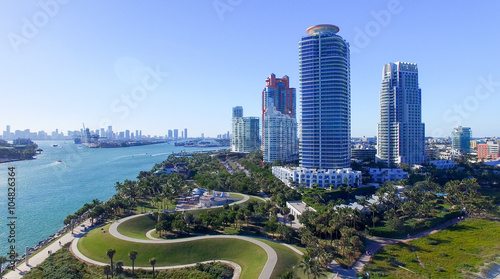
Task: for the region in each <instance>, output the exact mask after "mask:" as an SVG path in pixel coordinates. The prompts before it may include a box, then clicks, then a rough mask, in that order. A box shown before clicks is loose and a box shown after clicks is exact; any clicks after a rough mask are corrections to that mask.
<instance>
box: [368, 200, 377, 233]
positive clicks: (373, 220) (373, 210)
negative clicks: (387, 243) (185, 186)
mask: <svg viewBox="0 0 500 279" xmlns="http://www.w3.org/2000/svg"><path fill="white" fill-rule="evenodd" d="M369 208H370V211H371V212H372V223H373V226H372V227H373V228H375V214H376V213H378V206H377V204H375V203H372V204H370V206H369Z"/></svg>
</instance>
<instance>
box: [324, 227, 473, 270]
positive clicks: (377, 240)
mask: <svg viewBox="0 0 500 279" xmlns="http://www.w3.org/2000/svg"><path fill="white" fill-rule="evenodd" d="M463 220H465V219H452V220H449V221H447V222H445V223H442V224H439V225H437V226H436V227H434V228H431V229H428V230H425V231H423V232H420V233H417V234H414V235H412V236H410V237H409V238H404V239H398V238H384V237H376V236H367V237H366V238H367V239H368V243H367V245H366V248H365V250H366V251H369V252H370V254H371V255H372V256H373V255H374V254H375V253H376V252H377V251H378V250H380V249H381V248H382V247H384V246H387V245H391V244H396V243H398V242H401V243H407V242H409V241H412V240H415V239H419V238H422V237H426V236H428V235H431V234H435V233H437V232H439V231H441V230H444V229H446V228H447V227H449V226H452V225H455V224H457V223H458V222H460V221H463ZM372 256H369V255H367V254H366V253H364V254H362V255H361V257H359V259H358V260H357V261H356V262H355V263H354V265H353V266H352V268H350V269H345V268H342V267H341V266H340V265H339V264H338V263H336V262H335V261H333V262H332V263H331V264H330V268H331V269H332V270H333V272H334V273H336V274H338V276H336V277H334V278H358V277H357V276H356V274H357V273H359V272H361V271H362V270H363V269H364V267H365V265H366V264H367V263H368V262H369V261H370V259H371V258H372Z"/></svg>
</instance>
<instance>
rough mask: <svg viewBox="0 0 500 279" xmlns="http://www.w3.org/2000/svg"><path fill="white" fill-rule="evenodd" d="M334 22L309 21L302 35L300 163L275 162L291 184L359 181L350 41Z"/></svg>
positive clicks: (278, 174)
mask: <svg viewBox="0 0 500 279" xmlns="http://www.w3.org/2000/svg"><path fill="white" fill-rule="evenodd" d="M338 31H339V28H338V27H337V26H335V25H329V24H323V25H316V26H312V27H309V28H308V29H307V34H308V36H305V37H303V38H302V39H301V40H300V41H299V78H300V81H299V82H300V91H301V92H300V93H301V94H300V107H301V129H300V130H301V133H300V144H299V160H300V167H299V168H284V167H277V166H274V167H273V168H272V171H273V175H275V176H276V177H278V178H279V179H280V180H281V181H283V182H284V183H286V184H287V185H291V181H292V180H293V182H294V183H295V184H296V185H300V186H306V187H311V186H312V185H317V186H318V187H321V188H327V187H332V188H337V187H338V186H339V185H342V184H345V185H351V186H357V185H359V184H360V183H361V182H362V181H361V172H359V171H353V170H351V169H350V168H349V167H350V165H351V84H350V58H349V57H350V54H349V44H348V43H347V42H346V41H345V40H344V39H343V38H342V37H340V36H339V35H337V32H338Z"/></svg>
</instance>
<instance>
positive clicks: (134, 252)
mask: <svg viewBox="0 0 500 279" xmlns="http://www.w3.org/2000/svg"><path fill="white" fill-rule="evenodd" d="M128 257H129V258H130V260H131V261H132V277H133V276H134V263H135V259H136V258H137V251H135V250H133V251H130V253H128Z"/></svg>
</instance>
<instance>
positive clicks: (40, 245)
mask: <svg viewBox="0 0 500 279" xmlns="http://www.w3.org/2000/svg"><path fill="white" fill-rule="evenodd" d="M159 143H160V142H158V143H155V144H159ZM147 145H151V144H147ZM220 150H221V149H216V150H200V151H192V152H190V154H191V155H192V154H195V153H210V152H219V151H220ZM175 154H176V153H175V152H171V153H170V155H169V156H176V155H175ZM183 155H185V154H183ZM34 159H36V158H35V157H34V158H32V159H14V160H12V161H26V160H34ZM0 160H1V159H0ZM8 162H10V161H6V162H5V163H8ZM0 163H3V162H1V161H0ZM112 198H113V195H112V196H111V197H109V198H108V199H107V200H105V201H102V203H106V202H108V201H109V200H110V199H112ZM69 214H71V213H69ZM87 218H88V212H86V213H84V214H83V215H81V216H79V217H78V218H77V221H76V223H75V228H76V227H77V226H78V225H76V224H80V223H81V222H83V221H85V220H86V219H87ZM69 229H70V225H65V226H63V227H61V228H59V229H57V231H56V232H55V233H53V234H51V235H49V236H47V237H45V238H43V240H41V241H39V242H38V243H37V244H36V245H34V246H33V247H28V248H29V249H28V250H29V252H30V257H31V256H32V255H33V254H32V253H37V252H38V251H41V250H43V249H44V248H46V247H47V246H49V245H51V244H52V243H54V241H55V240H57V239H58V238H60V237H61V236H63V235H64V234H66V233H67V232H68V230H69ZM25 259H26V254H25V253H23V254H21V253H19V257H18V258H17V259H16V266H18V265H19V264H22V263H23V262H24V261H25Z"/></svg>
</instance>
